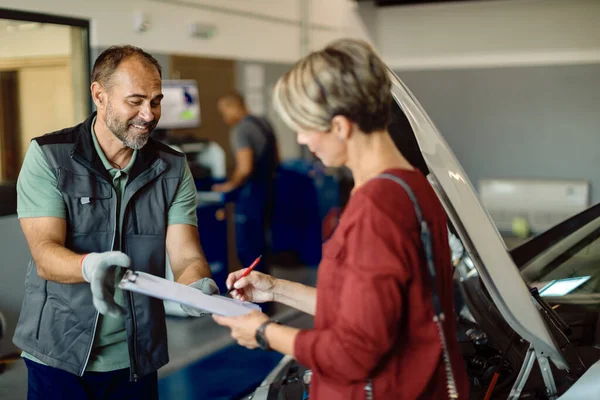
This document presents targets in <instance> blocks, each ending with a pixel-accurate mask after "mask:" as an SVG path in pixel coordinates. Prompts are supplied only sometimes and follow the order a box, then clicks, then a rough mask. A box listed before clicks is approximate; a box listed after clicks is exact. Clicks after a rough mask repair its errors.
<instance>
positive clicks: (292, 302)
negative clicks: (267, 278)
mask: <svg viewBox="0 0 600 400" xmlns="http://www.w3.org/2000/svg"><path fill="white" fill-rule="evenodd" d="M273 298H274V300H275V301H276V302H278V303H282V304H285V305H287V306H290V307H293V308H295V309H297V310H300V311H302V312H305V313H307V314H310V315H315V311H316V307H317V289H315V288H313V287H310V286H306V285H302V284H300V283H296V282H290V281H287V280H285V279H277V280H276V281H275V287H274V289H273Z"/></svg>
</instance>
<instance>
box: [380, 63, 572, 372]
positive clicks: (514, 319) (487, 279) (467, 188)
mask: <svg viewBox="0 0 600 400" xmlns="http://www.w3.org/2000/svg"><path fill="white" fill-rule="evenodd" d="M389 73H390V77H391V79H392V94H393V96H394V100H395V101H396V104H395V105H394V106H395V107H399V108H400V109H401V111H402V112H403V114H404V116H403V117H406V119H407V121H408V123H409V124H410V128H411V129H410V130H411V131H412V132H408V133H406V132H404V133H403V134H402V135H403V136H404V139H402V138H401V139H400V141H404V142H403V143H397V144H398V146H399V148H400V149H401V150H402V152H403V153H404V154H405V155H406V156H407V158H408V160H409V161H410V162H411V163H413V164H414V165H415V166H416V167H418V168H419V169H420V170H422V171H423V172H425V174H426V175H427V178H428V180H429V182H430V183H431V185H432V186H433V188H434V190H435V191H436V193H437V195H438V197H439V199H440V200H441V202H442V204H443V206H444V208H445V210H446V213H447V214H448V217H449V218H450V220H451V222H452V224H453V225H454V227H455V228H456V230H457V232H458V234H459V236H460V238H461V240H462V242H463V245H464V246H465V248H466V250H467V251H468V252H469V254H470V256H471V259H472V260H473V262H474V264H475V268H476V269H477V271H478V273H479V276H480V277H481V280H482V282H483V284H484V285H485V287H486V289H487V290H488V292H489V294H490V296H491V298H492V300H493V301H494V303H495V305H496V307H498V310H499V311H500V313H501V314H502V316H503V317H504V319H505V320H506V322H507V323H508V324H509V325H510V326H511V328H512V329H513V330H514V331H515V332H516V333H517V334H518V335H519V336H521V337H522V338H523V339H524V340H526V341H527V342H529V343H531V344H532V345H533V347H534V348H535V349H536V353H537V354H539V355H544V356H548V357H549V358H550V359H551V360H552V361H553V363H554V364H555V365H556V366H557V367H558V368H559V369H568V366H567V363H566V361H565V359H564V357H563V355H562V353H561V351H560V350H559V349H558V347H557V346H556V343H555V342H554V340H553V338H552V336H551V335H550V332H549V331H548V329H547V327H546V325H545V323H544V321H543V319H542V316H541V315H540V312H539V311H538V309H537V307H536V305H535V304H534V302H533V299H532V296H531V294H530V292H529V290H528V288H527V286H526V285H525V282H524V281H523V279H522V277H521V275H520V273H519V270H518V268H517V267H516V265H515V263H514V262H513V259H512V258H511V256H510V255H509V253H508V251H507V249H506V246H505V245H504V241H503V240H502V237H501V236H500V234H499V232H498V230H497V229H496V227H495V225H494V224H493V222H492V220H491V218H490V217H489V215H488V213H487V212H486V211H485V210H484V208H483V206H482V205H481V203H480V201H479V199H478V197H477V195H476V193H475V190H474V188H473V186H472V184H471V182H470V181H469V179H468V177H467V175H466V174H465V172H464V171H463V169H462V167H461V166H460V164H459V163H458V161H457V159H456V157H455V156H454V153H453V152H452V150H450V147H449V146H448V144H447V143H446V141H445V140H444V139H443V137H442V136H441V135H440V133H439V131H438V130H437V128H436V127H435V125H434V124H433V122H432V121H431V119H430V118H429V117H428V115H427V114H426V113H425V110H423V108H422V107H421V105H420V104H419V103H418V101H417V100H416V99H415V97H414V96H413V95H412V93H411V92H410V91H409V89H408V88H407V87H406V86H405V85H404V83H403V82H402V81H401V80H400V79H399V78H398V76H396V74H395V73H394V72H393V71H391V70H390V71H389ZM399 111H400V110H398V109H396V110H395V112H396V115H397V114H398V112H399ZM392 124H393V123H392ZM411 135H412V136H413V137H410V136H411ZM407 147H408V148H407ZM416 147H418V148H416ZM415 150H417V151H415Z"/></svg>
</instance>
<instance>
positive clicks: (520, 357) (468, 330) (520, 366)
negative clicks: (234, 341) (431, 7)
mask: <svg viewBox="0 0 600 400" xmlns="http://www.w3.org/2000/svg"><path fill="white" fill-rule="evenodd" d="M390 75H391V77H392V82H393V87H392V93H393V95H394V98H395V101H396V107H395V117H396V121H395V122H393V124H392V126H391V127H390V132H391V134H392V136H393V137H394V139H395V141H396V143H397V145H398V146H399V147H400V148H401V150H402V151H403V153H404V154H405V156H406V157H407V158H408V159H409V161H411V162H412V163H413V164H414V165H415V166H417V167H418V168H420V169H421V170H422V171H423V172H424V173H425V174H426V175H427V177H428V179H429V181H430V183H431V185H432V186H433V188H434V189H435V191H436V193H437V195H438V197H439V198H440V200H441V202H442V203H443V205H444V208H445V210H446V213H447V215H448V218H449V221H450V222H451V230H452V231H454V232H455V233H456V235H457V236H458V238H459V239H460V241H461V242H462V245H463V246H464V249H465V253H464V255H463V256H462V257H461V260H460V262H459V263H458V265H457V267H456V278H457V279H456V289H457V300H456V307H457V312H459V317H458V319H459V321H458V327H459V332H458V335H459V340H460V341H461V348H462V349H463V356H464V359H465V361H466V365H467V369H468V372H469V377H470V379H471V386H472V393H471V398H474V399H482V398H484V395H485V393H486V391H487V390H488V388H489V385H490V382H491V381H492V377H493V375H494V373H497V375H498V378H499V379H497V380H496V384H495V388H494V391H493V398H495V399H500V398H502V399H506V398H509V399H517V398H529V399H550V400H554V399H560V400H587V399H590V400H591V399H600V361H599V360H600V318H599V315H600V314H599V312H598V310H599V304H600V205H597V206H595V207H592V208H590V209H588V210H586V211H584V212H583V213H581V214H579V215H577V216H575V217H573V218H571V219H569V220H568V221H566V222H564V223H561V224H559V225H558V226H556V227H555V228H553V229H550V230H549V231H548V232H546V233H544V234H541V235H539V236H537V237H535V238H533V239H531V240H529V241H527V242H526V243H524V244H522V245H521V246H519V247H517V248H516V249H514V250H512V251H509V250H507V248H506V246H505V244H504V241H503V239H502V237H501V235H500V234H499V232H498V230H497V229H496V227H495V225H494V223H493V222H492V220H491V218H490V217H489V215H488V213H487V212H486V211H485V210H484V208H483V207H482V205H481V203H480V201H479V199H478V197H477V195H476V192H475V190H474V188H473V186H472V185H471V183H470V182H469V179H468V178H467V176H466V174H465V172H464V171H463V169H462V167H461V166H460V164H459V163H458V161H457V160H456V157H455V156H454V154H453V153H452V151H451V150H450V148H449V146H448V144H447V143H446V141H445V140H444V139H443V137H442V136H441V135H440V134H439V132H438V131H437V129H436V127H435V126H434V124H433V123H432V122H431V120H430V118H429V117H428V116H427V114H426V113H425V111H424V110H423V108H422V107H421V106H420V104H419V103H418V102H417V100H416V99H415V98H414V97H413V95H412V94H411V93H410V91H409V90H408V88H406V86H405V85H404V84H403V82H402V81H400V79H399V78H398V77H397V76H396V75H395V74H394V73H393V72H392V71H390ZM534 366H537V368H535V369H534ZM532 371H533V372H532ZM303 372H304V369H303V368H302V366H299V365H297V364H296V363H295V361H293V359H291V358H290V357H284V358H283V360H282V361H281V363H280V364H279V365H278V366H277V367H276V368H275V369H274V370H273V371H272V372H271V374H270V375H269V376H268V377H267V378H266V379H265V380H264V382H263V383H262V385H261V386H260V387H259V388H258V389H257V390H256V391H255V393H254V394H253V395H252V396H250V397H249V398H252V399H254V400H266V399H279V398H287V399H292V398H298V399H300V398H302V392H303V383H302V375H303Z"/></svg>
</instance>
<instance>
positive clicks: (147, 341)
mask: <svg viewBox="0 0 600 400" xmlns="http://www.w3.org/2000/svg"><path fill="white" fill-rule="evenodd" d="M91 82H92V85H91V94H92V98H93V101H94V104H95V106H96V109H97V112H94V113H93V114H92V115H91V116H90V117H89V118H88V119H87V120H86V121H84V122H82V123H81V124H79V125H77V126H74V127H70V128H66V129H63V130H60V131H58V132H54V133H51V134H47V135H44V136H40V137H37V138H34V139H33V140H32V141H31V144H30V146H29V149H28V151H27V155H26V156H25V161H24V163H23V166H22V169H21V172H20V175H19V179H18V184H17V190H18V216H19V219H20V222H21V227H22V229H23V233H24V234H25V237H26V239H27V242H28V244H29V249H30V250H31V255H32V259H31V261H30V263H29V267H28V270H27V276H26V281H25V299H24V301H23V306H22V310H21V315H20V318H19V323H18V326H17V329H16V333H15V336H14V343H15V344H16V345H17V346H18V347H19V348H21V349H22V350H23V357H24V358H25V362H26V364H27V368H28V392H29V394H28V398H29V399H42V398H43V399H66V398H69V399H92V398H93V399H117V398H118V399H156V398H158V391H157V375H156V371H157V370H158V369H159V368H160V367H162V366H163V365H165V364H166V363H167V362H168V352H167V332H166V325H165V312H164V308H163V302H162V301H161V300H158V299H154V298H151V297H147V296H143V295H138V294H133V293H131V292H123V291H121V290H119V289H118V288H116V285H115V282H118V280H119V279H120V278H121V277H122V276H123V273H124V272H125V269H126V268H131V269H133V270H135V271H143V272H147V273H150V274H154V275H157V276H160V277H164V274H165V261H166V260H165V255H166V253H168V257H169V260H170V262H171V266H172V269H173V273H174V275H175V280H176V281H177V282H179V283H183V284H191V285H192V286H193V287H195V288H197V289H199V290H202V291H203V292H204V293H207V294H214V293H215V292H217V291H218V288H217V286H216V284H215V283H214V281H213V280H212V279H211V278H210V269H209V267H208V264H207V262H206V259H205V257H204V254H203V251H202V248H201V246H200V241H199V238H198V231H197V219H196V204H195V201H196V197H195V196H196V190H195V186H194V182H193V179H192V176H191V173H190V170H189V167H188V166H187V163H186V161H185V157H184V156H183V154H181V153H178V152H176V151H174V150H172V149H171V148H169V147H168V146H166V145H163V144H161V143H159V142H157V141H155V140H154V139H151V138H150V133H151V132H152V130H153V129H154V128H155V127H156V125H157V123H158V120H159V118H160V115H161V99H162V97H163V95H162V93H161V67H160V65H159V64H158V62H157V61H156V59H154V57H152V56H151V55H150V54H148V53H146V52H144V51H143V50H142V49H139V48H136V47H133V46H118V47H117V46H115V47H111V48H109V49H107V50H106V51H104V52H103V53H102V54H100V56H99V57H98V59H97V60H96V62H95V64H94V67H93V70H92V76H91ZM186 312H188V313H189V314H190V315H196V316H199V315H201V314H202V311H201V310H193V309H186Z"/></svg>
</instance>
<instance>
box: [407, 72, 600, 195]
mask: <svg viewBox="0 0 600 400" xmlns="http://www.w3.org/2000/svg"><path fill="white" fill-rule="evenodd" d="M397 73H398V74H399V76H400V78H401V79H402V80H403V81H405V83H406V84H407V85H408V87H409V88H410V89H411V91H412V92H413V93H414V94H415V96H417V98H418V99H419V101H420V102H421V104H422V105H423V106H424V107H425V109H426V110H427V112H428V113H429V115H430V116H431V118H432V119H433V121H434V122H435V123H436V125H437V126H438V128H439V129H440V131H441V132H442V134H443V136H444V137H445V138H446V140H447V141H448V143H449V144H450V146H451V147H452V150H453V151H454V152H455V154H456V155H457V157H458V159H459V160H460V162H461V164H462V165H463V167H464V169H465V171H466V172H467V174H468V176H469V178H470V179H471V181H472V182H473V184H474V185H475V186H477V182H478V181H479V180H480V179H483V178H541V179H588V180H589V181H590V182H591V190H592V192H591V201H592V202H593V203H598V202H600V173H599V171H600V111H599V107H600V64H590V65H571V66H545V67H510V68H509V67H506V68H481V69H459V70H437V71H436V70H431V71H397Z"/></svg>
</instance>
